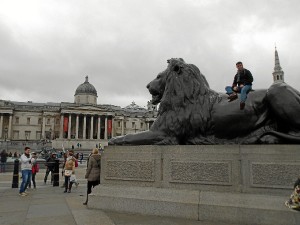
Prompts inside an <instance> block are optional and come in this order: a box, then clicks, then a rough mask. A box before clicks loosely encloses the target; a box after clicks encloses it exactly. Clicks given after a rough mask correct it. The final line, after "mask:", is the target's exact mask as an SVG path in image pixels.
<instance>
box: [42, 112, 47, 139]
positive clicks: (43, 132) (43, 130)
mask: <svg viewBox="0 0 300 225" xmlns="http://www.w3.org/2000/svg"><path fill="white" fill-rule="evenodd" d="M45 126H46V117H45V115H43V124H42V138H43V139H45V138H46V136H45Z"/></svg>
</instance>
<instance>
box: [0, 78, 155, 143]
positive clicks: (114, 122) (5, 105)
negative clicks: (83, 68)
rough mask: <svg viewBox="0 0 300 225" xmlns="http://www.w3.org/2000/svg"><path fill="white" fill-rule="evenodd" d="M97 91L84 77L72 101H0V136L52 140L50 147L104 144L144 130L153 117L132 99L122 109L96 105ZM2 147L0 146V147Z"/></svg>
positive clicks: (152, 108)
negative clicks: (118, 137)
mask: <svg viewBox="0 0 300 225" xmlns="http://www.w3.org/2000/svg"><path fill="white" fill-rule="evenodd" d="M97 97H98V96H97V91H96V89H95V87H94V86H93V85H92V84H90V83H89V81H88V77H85V82H84V83H82V84H80V85H79V86H78V88H77V89H76V91H75V95H74V103H67V102H61V103H33V102H14V101H10V100H0V139H1V143H2V145H3V142H14V143H15V144H16V145H17V143H18V142H24V141H26V142H32V143H33V142H36V143H38V142H41V141H44V142H45V141H48V142H50V140H51V142H52V146H53V147H54V148H62V146H63V147H66V148H70V147H71V146H72V145H74V146H77V145H78V144H80V145H81V146H82V148H93V147H95V146H96V144H97V145H99V144H101V145H102V146H107V142H108V140H109V139H110V138H112V137H114V136H120V135H126V134H130V133H136V132H140V131H145V130H148V129H149V128H150V126H151V125H152V123H153V122H154V121H155V119H156V116H157V108H156V106H153V105H152V104H151V103H150V101H149V102H148V106H147V109H145V108H142V107H139V106H138V105H136V104H135V103H134V102H132V104H130V105H128V106H127V107H125V108H121V107H120V106H114V105H99V104H97ZM2 147H3V146H2Z"/></svg>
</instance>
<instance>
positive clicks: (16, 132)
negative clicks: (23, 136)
mask: <svg viewBox="0 0 300 225" xmlns="http://www.w3.org/2000/svg"><path fill="white" fill-rule="evenodd" d="M13 135H14V137H13V138H14V139H15V140H17V139H19V131H18V130H14V131H13Z"/></svg>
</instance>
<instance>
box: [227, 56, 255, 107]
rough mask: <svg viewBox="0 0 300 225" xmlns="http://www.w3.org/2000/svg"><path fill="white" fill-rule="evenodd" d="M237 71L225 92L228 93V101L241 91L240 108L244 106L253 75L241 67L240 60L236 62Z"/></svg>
mask: <svg viewBox="0 0 300 225" xmlns="http://www.w3.org/2000/svg"><path fill="white" fill-rule="evenodd" d="M236 68H237V73H236V75H235V76H234V79H233V83H232V86H227V87H226V88H225V90H226V94H228V95H229V97H228V99H229V102H232V101H234V100H235V99H237V98H238V95H237V93H241V97H240V98H241V102H240V110H243V109H244V108H245V102H246V99H247V94H248V92H249V91H250V90H251V89H252V82H253V76H252V74H251V72H250V71H249V70H247V69H245V68H244V67H243V63H242V62H237V63H236Z"/></svg>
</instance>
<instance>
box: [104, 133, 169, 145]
mask: <svg viewBox="0 0 300 225" xmlns="http://www.w3.org/2000/svg"><path fill="white" fill-rule="evenodd" d="M165 139H166V134H165V133H163V132H159V131H144V132H140V133H137V134H127V135H125V136H120V137H114V138H112V139H110V140H109V142H108V144H109V145H156V144H160V142H162V141H163V140H165Z"/></svg>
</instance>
